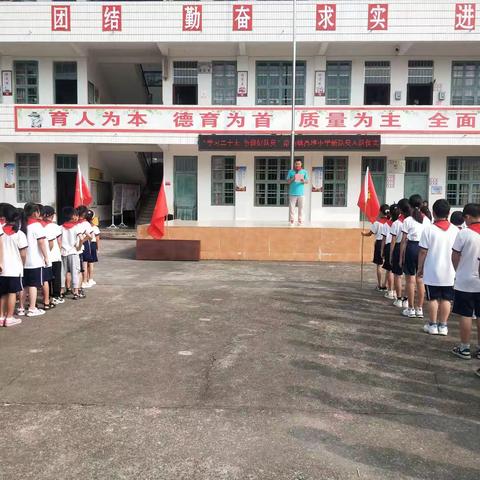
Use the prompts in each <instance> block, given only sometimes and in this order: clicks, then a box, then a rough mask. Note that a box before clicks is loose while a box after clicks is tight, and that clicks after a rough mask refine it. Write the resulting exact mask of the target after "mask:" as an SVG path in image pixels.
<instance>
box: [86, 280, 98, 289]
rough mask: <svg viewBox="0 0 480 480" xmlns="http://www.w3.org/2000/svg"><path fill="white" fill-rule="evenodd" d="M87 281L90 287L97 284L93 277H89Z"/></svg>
mask: <svg viewBox="0 0 480 480" xmlns="http://www.w3.org/2000/svg"><path fill="white" fill-rule="evenodd" d="M88 283H89V284H90V285H91V286H92V287H93V286H94V285H96V284H97V282H96V281H95V280H94V279H93V278H91V279H90V280H89V281H88Z"/></svg>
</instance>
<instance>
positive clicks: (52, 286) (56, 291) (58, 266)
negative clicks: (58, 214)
mask: <svg viewBox="0 0 480 480" xmlns="http://www.w3.org/2000/svg"><path fill="white" fill-rule="evenodd" d="M54 218H55V209H54V208H52V207H49V206H46V207H43V222H44V225H45V232H46V235H47V240H48V257H49V260H50V263H51V269H52V270H51V278H50V280H49V291H50V295H51V305H52V304H53V305H58V304H61V303H64V302H65V300H64V299H63V298H61V288H62V256H61V253H60V247H61V238H62V228H61V227H60V225H57V224H56V223H55V222H54ZM51 308H53V307H51Z"/></svg>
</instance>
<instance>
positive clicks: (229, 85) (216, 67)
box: [212, 62, 237, 105]
mask: <svg viewBox="0 0 480 480" xmlns="http://www.w3.org/2000/svg"><path fill="white" fill-rule="evenodd" d="M212 101H213V104H214V105H235V104H236V103H237V62H213V63H212Z"/></svg>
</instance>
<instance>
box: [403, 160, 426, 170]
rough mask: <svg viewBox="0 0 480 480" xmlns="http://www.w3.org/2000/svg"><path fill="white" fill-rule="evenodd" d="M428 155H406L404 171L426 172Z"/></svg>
mask: <svg viewBox="0 0 480 480" xmlns="http://www.w3.org/2000/svg"><path fill="white" fill-rule="evenodd" d="M428 162H429V158H428V157H406V158H405V173H428Z"/></svg>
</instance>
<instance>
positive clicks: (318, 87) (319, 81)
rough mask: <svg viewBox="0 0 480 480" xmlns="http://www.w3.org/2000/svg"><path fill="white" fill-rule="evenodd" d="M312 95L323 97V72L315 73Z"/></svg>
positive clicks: (317, 71)
mask: <svg viewBox="0 0 480 480" xmlns="http://www.w3.org/2000/svg"><path fill="white" fill-rule="evenodd" d="M314 95H315V96H316V97H324V96H325V70H316V71H315V90H314Z"/></svg>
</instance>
